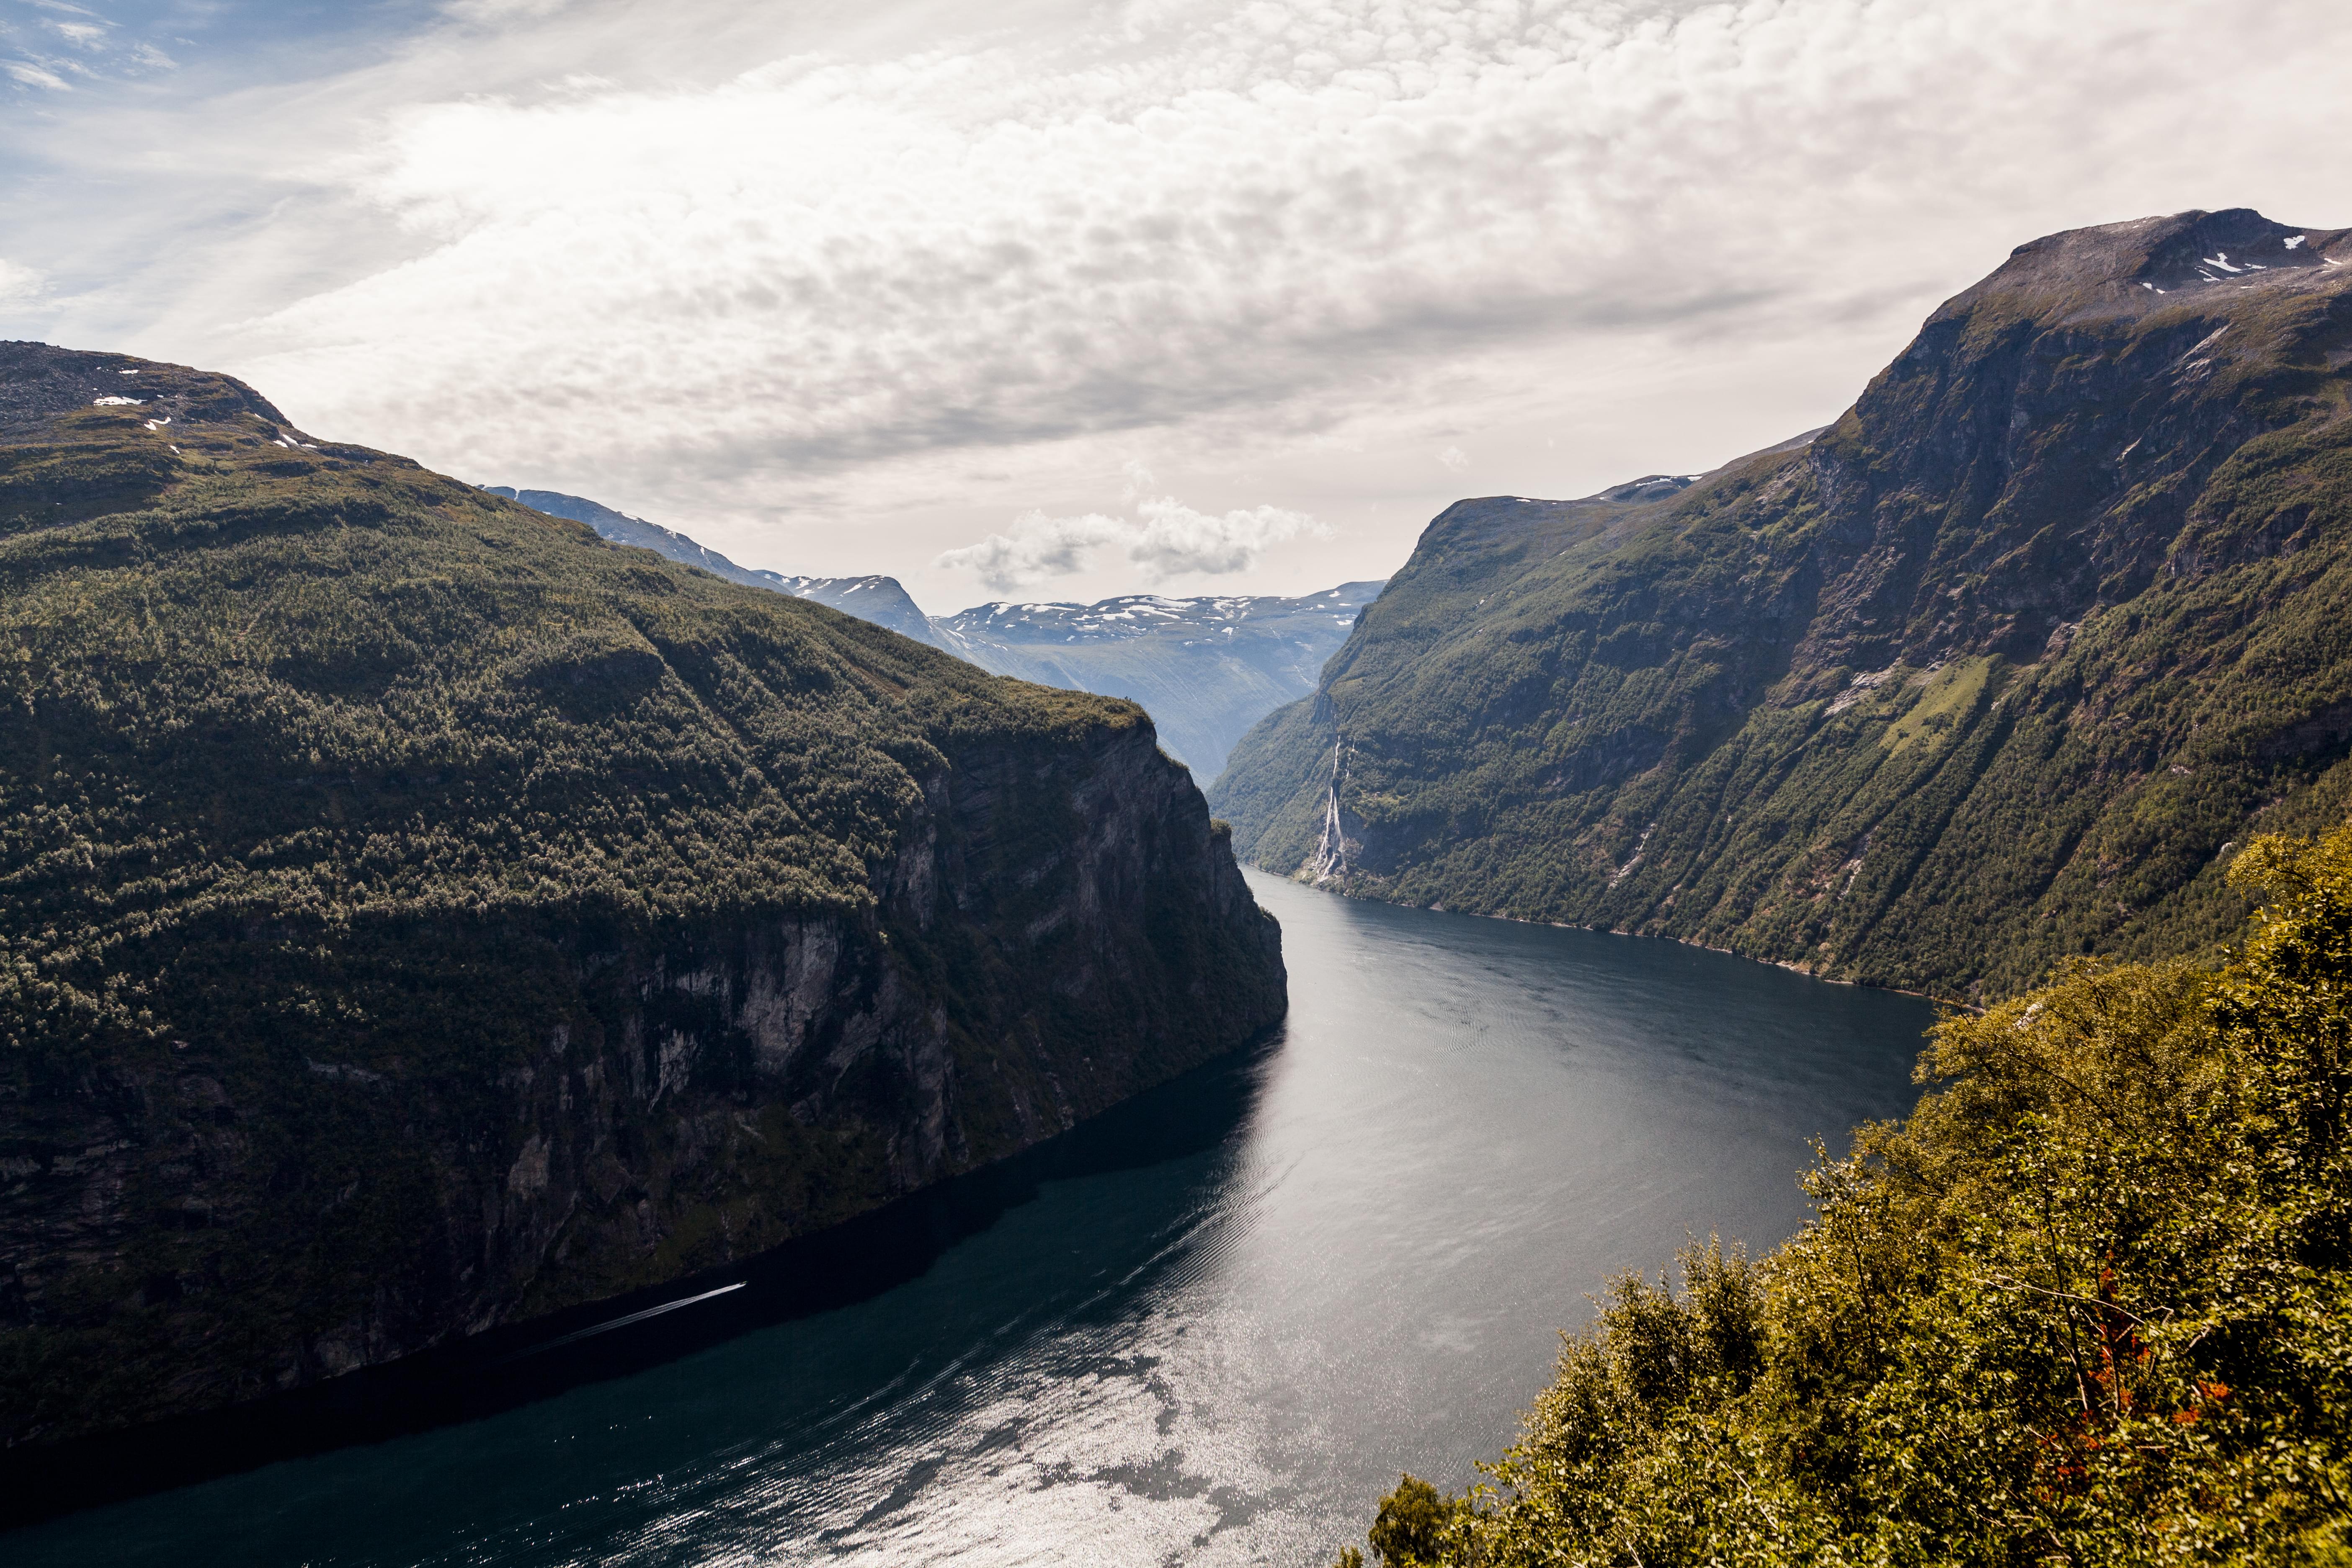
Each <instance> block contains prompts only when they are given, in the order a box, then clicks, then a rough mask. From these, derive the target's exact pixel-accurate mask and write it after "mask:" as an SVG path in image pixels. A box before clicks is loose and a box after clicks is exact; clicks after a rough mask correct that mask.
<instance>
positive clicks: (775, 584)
mask: <svg viewBox="0 0 2352 1568" xmlns="http://www.w3.org/2000/svg"><path fill="white" fill-rule="evenodd" d="M482 488H483V489H487V490H488V491H489V492H490V493H491V494H492V495H500V496H505V497H507V498H508V499H509V500H519V501H520V502H521V503H522V504H523V505H525V506H527V507H530V509H532V510H534V511H543V512H545V513H547V514H548V516H550V517H562V518H569V519H571V520H572V521H573V522H584V523H586V524H587V525H588V526H589V527H591V528H593V529H594V530H595V531H596V532H597V533H598V535H599V536H601V537H603V538H605V539H609V540H611V541H612V542H614V543H615V544H634V545H635V546H636V547H637V548H638V549H640V550H650V551H652V552H654V553H655V554H656V555H662V556H667V557H668V558H669V559H670V560H672V561H676V562H678V563H681V564H683V565H688V566H698V567H700V568H701V569H702V570H703V571H705V572H708V573H709V574H711V575H712V576H714V577H724V578H726V579H727V581H729V582H730V583H741V584H745V585H746V586H749V587H753V588H768V589H772V590H773V591H774V592H776V593H779V594H790V595H792V596H793V597H794V598H795V599H814V600H815V601H816V602H817V603H818V604H820V605H831V606H832V607H833V608H835V609H836V610H839V611H841V612H842V613H843V614H844V615H849V616H856V617H857V618H858V619H859V620H862V621H872V622H873V623H874V624H875V625H876V626H888V627H889V628H890V629H891V630H892V631H894V632H897V633H898V635H899V636H901V637H912V638H914V639H915V640H916V641H917V642H923V643H929V644H930V645H931V646H932V647H944V646H945V645H944V644H943V643H941V642H940V638H939V637H938V636H937V634H935V633H934V632H933V631H932V630H931V623H930V618H929V616H925V615H924V614H923V612H922V611H921V610H920V609H919V608H917V607H916V605H915V601H914V600H913V599H912V598H910V597H908V594H907V590H906V589H905V588H903V587H901V586H900V585H899V584H898V579H897V578H896V577H787V576H785V575H783V574H782V573H779V572H755V571H753V570H752V569H751V568H750V567H748V566H738V565H736V564H735V563H733V562H732V561H730V560H728V559H727V557H725V556H724V555H721V554H719V552H717V551H716V550H710V549H707V548H705V547H704V546H702V545H700V544H698V543H697V542H694V541H693V540H691V539H688V537H687V536H686V535H685V534H683V533H679V532H677V531H676V530H674V529H667V528H664V527H662V526H661V524H659V523H657V522H647V521H646V520H645V519H643V518H641V517H631V516H629V515H628V514H627V513H625V512H618V511H614V510H613V509H612V508H611V507H608V506H604V505H602V504H600V503H599V502H596V501H593V500H588V499H587V498H586V497H584V496H568V495H565V494H563V493H562V492H561V491H559V490H518V489H510V488H509V487H508V486H505V485H485V486H483V487H482ZM1000 673H1001V672H1000Z"/></svg>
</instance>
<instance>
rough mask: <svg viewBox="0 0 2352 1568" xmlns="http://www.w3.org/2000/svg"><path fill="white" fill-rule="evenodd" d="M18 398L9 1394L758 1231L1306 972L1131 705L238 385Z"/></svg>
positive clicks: (25, 370) (1266, 1017)
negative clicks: (464, 476)
mask: <svg viewBox="0 0 2352 1568" xmlns="http://www.w3.org/2000/svg"><path fill="white" fill-rule="evenodd" d="M125 373H133V374H125ZM52 383H54V384H55V385H52ZM126 386H128V387H132V388H135V389H136V390H135V392H134V391H131V390H125V388H126ZM60 387H62V388H63V390H62V391H58V388H60ZM93 387H95V388H98V389H99V390H98V391H97V392H96V393H93V391H92V388H93ZM51 392H56V393H57V395H55V396H51V395H49V394H50V393H51ZM134 395H135V396H136V397H137V399H138V401H136V402H129V401H121V402H106V403H100V402H98V401H97V399H98V398H100V397H106V398H121V399H129V398H131V397H132V396H134ZM5 416H15V417H14V419H13V421H12V423H11V424H10V425H9V426H7V427H6V429H5V432H0V436H5V438H6V439H7V440H8V441H9V442H10V443H11V444H9V445H5V446H0V679H5V688H6V689H5V693H0V1412H5V1415H4V1416H0V1432H5V1438H6V1440H7V1441H8V1442H9V1443H11V1444H15V1443H21V1442H26V1441H41V1440H48V1439H55V1438H58V1437H61V1436H70V1435H73V1434H76V1433H79V1432H84V1431H89V1430H93V1429H96V1428H99V1427H101V1426H109V1425H114V1424H120V1423H123V1422H130V1421H137V1420H140V1419H143V1418H148V1417H152V1416H155V1415H164V1414H168V1413H173V1412H180V1411H187V1410H194V1409H201V1408H205V1407H207V1406H212V1405H219V1404H222V1403H225V1402H228V1401H232V1400H236V1399H239V1398H244V1397H249V1396H251V1395H254V1394H262V1393H266V1392H268V1391H271V1390H274V1389H281V1388H286V1387H290V1386H295V1385H299V1384H306V1383H310V1382H313V1381H315V1380H317V1379H320V1378H322V1377H327V1376H331V1375H333V1374H335V1373H340V1372H343V1371H347V1370H350V1369H352V1368H355V1367H359V1366H362V1365H367V1364H370V1363H380V1362H383V1361H386V1360H389V1359H392V1358H394V1357H397V1356H400V1355H402V1354H404V1353H407V1352H412V1351H415V1350H417V1349H419V1348H423V1347H426V1346H430V1345H435V1344H438V1343H443V1342H447V1341H449V1340H450V1339H452V1338H454V1337H456V1336H458V1335H462V1334H465V1333H467V1332H471V1331H478V1330H481V1329H484V1328H487V1327H490V1326H492V1325H497V1324H502V1323H512V1322H516V1321H522V1320H524V1319H527V1318H529V1317H530V1316H532V1315H534V1314H537V1313H540V1312H542V1311H546V1310H552V1309H556V1308H559V1307H562V1306H566V1305H570V1304H573V1303H578V1302H583V1301H590V1300H597V1299H600V1298H603V1297H604V1296H608V1295H611V1294H614V1293H616V1292H618V1291H622V1290H625V1289H630V1288H633V1287H637V1286H642V1285H646V1284H651V1283H656V1282H658V1281H660V1280H663V1279H670V1278H674V1277H676V1276H677V1275H679V1274H681V1273H684V1272H688V1271H691V1270H694V1269H698V1268H706V1267H710V1266H715V1265H719V1264H723V1263H726V1262H728V1261H730V1260H732V1259H737V1258H743V1257H746V1256H748V1255H750V1254H751V1253H755V1252H758V1251H760V1250H761V1249H763V1248H766V1247H770V1246H772V1245H774V1244H775V1243H777V1242H780V1241H782V1240H784V1239H786V1238H788V1237H794V1236H798V1235H803V1234H805V1233H807V1232H810V1231H812V1230H814V1229H816V1228H819V1227H822V1226H825V1225H827V1224H830V1223H833V1222H835V1221H837V1220H840V1219H843V1218H846V1217H848V1216H849V1215H854V1214H856V1213H858V1212H860V1211H862V1210H865V1209H868V1208H871V1207H874V1206H876V1205H878V1204H881V1203H883V1202H886V1201H887V1200H888V1199H889V1198H891V1197H893V1196H895V1195H897V1194H902V1193H905V1192H908V1191H910V1190H913V1189H915V1188H918V1187H920V1186H922V1185H924V1184H928V1183H929V1182H931V1181H934V1180H936V1179H938V1178H940V1176H943V1175H946V1174H948V1173H953V1172H957V1171H961V1170H964V1169H968V1168H970V1167H971V1166H973V1165H976V1164H979V1163H984V1162H986V1161H989V1160H992V1159H994V1158H998V1157H1000V1156H1002V1155H1004V1154H1006V1153H1010V1152H1013V1151H1015V1150H1017V1149H1020V1148H1022V1147H1024V1146H1026V1145H1028V1144H1031V1143H1034V1142H1037V1141H1039V1140H1041V1139H1044V1138H1045V1137H1048V1136H1051V1135H1052V1134H1054V1133H1055V1132H1058V1131H1062V1130H1063V1129H1065V1128H1066V1127H1068V1126H1070V1125H1072V1124H1073V1122H1075V1121H1076V1120H1077V1119H1079V1118H1082V1117H1085V1116H1087V1115H1088V1114H1090V1113H1092V1112H1094V1111H1097V1110H1101V1109H1103V1108H1105V1107H1106V1106H1108V1105H1109V1104H1110V1103H1112V1102H1113V1101H1115V1100H1118V1099H1120V1098H1122V1097H1124V1096H1126V1095H1128V1094H1130V1093H1133V1092H1135V1091H1136V1090H1138V1089H1142V1088H1145V1087H1147V1086H1149V1085H1151V1084H1153V1083H1157V1082H1159V1081H1161V1080H1163V1079H1167V1078H1169V1077H1171V1076H1173V1075H1174V1074H1176V1073H1178V1072H1180V1071H1181V1070H1183V1069H1184V1068H1189V1067H1191V1066H1192V1065H1194V1064H1196V1063H1198V1062H1200V1061H1202V1060H1204V1059H1206V1058H1209V1057H1211V1056H1213V1055H1214V1054H1216V1053H1218V1052H1220V1051H1223V1050H1225V1049H1229V1048H1231V1047H1234V1046H1237V1045H1239V1044H1242V1043H1244V1041H1246V1040H1247V1039H1249V1038H1251V1037H1253V1036H1255V1035H1256V1034H1258V1033H1260V1032H1262V1031H1263V1030H1264V1029H1265V1028H1266V1027H1267V1026H1270V1025H1271V1024H1273V1023H1274V1022H1275V1021H1276V1020H1277V1019H1278V1018H1279V1017H1280V1016H1281V1014H1282V1011H1283V1008H1284V992H1283V975H1282V966H1281V958H1280V948H1279V938H1278V933H1277V931H1276V928H1275V926H1274V924H1273V922H1272V921H1271V920H1270V919H1268V918H1267V917H1265V915H1264V914H1263V913H1262V912H1261V911H1259V910H1257V908H1256V906H1255V902H1254V901H1253V900H1251V899H1250V897H1249V894H1248V891H1247V889H1246V888H1245V887H1244V884H1243V883H1242V880H1241V877H1240V873H1239V871H1238V870H1237V869H1236V868H1235V867H1234V861H1233V857H1232V854H1231V851H1230V847H1229V845H1228V842H1227V840H1226V839H1225V837H1224V836H1223V834H1222V833H1221V832H1218V831H1216V830H1214V829H1213V826H1212V824H1211V823H1210V821H1209V817H1208V814H1207V810H1206V807H1205V805H1203V803H1202V799H1201V796H1200V795H1199V792H1198V791H1197V790H1196V789H1194V788H1193V786H1192V783H1191V781H1190V779H1189V777H1188V776H1187V775H1186V773H1184V771H1183V770H1182V769H1181V767H1179V766H1177V765H1176V764H1174V763H1171V762H1170V761H1169V760H1168V759H1167V758H1166V757H1165V756H1163V755H1161V754H1160V751H1159V749H1158V747H1157V745H1156V743H1155V740H1154V736H1153V733H1152V730H1151V727H1150V721H1149V720H1148V719H1146V718H1145V717H1144V716H1143V714H1142V713H1141V712H1140V710H1137V709H1135V708H1134V707H1132V706H1131V705H1129V704H1125V703H1120V702H1116V701H1110V700H1101V699H1094V698H1085V697H1079V696H1076V695H1074V694H1069V693H1060V692H1046V691H1043V690H1040V689H1035V688H1030V687H1024V686H1022V685H1021V684H1019V683H1017V682H1012V681H1004V680H999V679H993V678H991V677H988V676H986V675H984V674H982V673H981V672H979V671H977V670H973V669H971V668H969V667H968V666H964V665H962V664H961V663H959V662H957V661H955V660H952V659H950V658H946V657H945V656H943V655H940V654H938V653H936V652H933V651H932V650H929V649H927V648H923V647H918V646H916V645H914V644H912V643H909V642H908V641H906V640H905V639H903V638H899V637H895V636H893V635H891V634H889V633H887V632H885V631H882V630H880V629H878V628H876V627H873V626H866V625H863V624H861V623H858V622H856V621H853V620H850V619H849V618H847V617H845V616H837V615H835V614H834V613H833V612H831V611H828V610H825V609H824V608H822V607H819V606H816V605H810V604H806V603H803V602H800V601H796V600H793V599H789V598H785V597H782V596H781V595H773V594H768V593H764V592H760V591H756V590H751V589H748V588H742V587H738V586H735V585H732V584H725V583H720V582H717V581H714V580H712V579H710V578H709V577H706V576H699V575H697V574H692V573H688V572H687V571H684V570H682V569H679V568H676V567H672V566H669V565H667V564H666V563H656V562H653V561H650V560H649V559H648V558H647V557H646V556H645V555H644V554H642V553H641V552H634V551H626V550H619V549H614V548H612V547H609V546H607V545H605V544H604V543H602V542H599V541H597V540H596V539H595V538H594V536H593V534H592V533H590V532H589V531H587V530H585V529H583V528H579V527H577V526H575V525H573V524H571V523H566V522H559V521H554V520H551V519H549V518H547V517H544V516H541V515H539V514H537V513H534V512H531V511H529V510H525V509H523V508H521V507H520V506H516V505H514V504H512V503H510V502H508V501H504V500H499V499H497V498H493V497H489V496H486V495H484V494H482V493H481V492H478V491H473V490H470V489H467V487H464V486H461V485H458V484H457V483H455V482H454V481H450V480H446V479H441V478H439V477H438V476H435V475H431V474H428V473H425V471H423V470H421V469H419V468H415V465H413V464H409V463H406V462H404V460H402V459H398V458H386V457H384V456H383V455H381V454H376V453H372V452H367V451H365V450H363V449H361V448H357V447H337V446H332V445H330V444H327V443H320V442H313V441H310V440H309V439H308V438H306V437H303V436H302V434H301V433H300V432H299V431H295V430H292V429H291V428H289V427H288V426H286V425H285V423H284V421H283V420H282V418H281V417H279V416H278V415H277V413H276V411H275V410H274V409H271V408H269V407H268V405H267V404H266V403H263V402H262V401H261V400H260V399H258V398H257V397H255V396H254V395H252V394H251V393H250V392H249V391H247V389H244V388H242V387H239V386H237V385H236V384H234V383H230V382H226V381H225V379H224V378H219V377H210V376H205V375H203V374H200V373H195V372H189V371H184V370H181V369H178V368H176V367H171V366H162V365H153V364H148V363H142V362H138V361H132V360H128V359H123V358H121V357H120V356H100V355H71V354H65V353H61V352H60V351H55V350H47V349H42V348H39V347H38V346H37V345H9V346H8V347H7V348H6V349H5V351H0V417H5Z"/></svg>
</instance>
